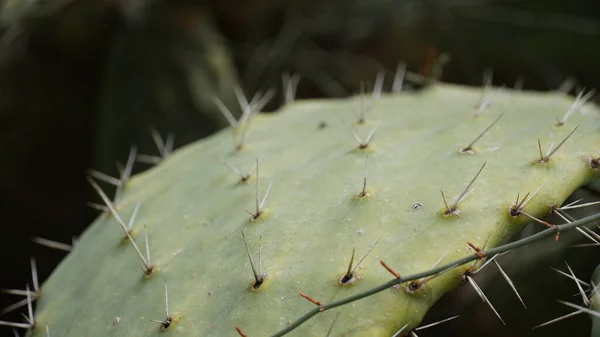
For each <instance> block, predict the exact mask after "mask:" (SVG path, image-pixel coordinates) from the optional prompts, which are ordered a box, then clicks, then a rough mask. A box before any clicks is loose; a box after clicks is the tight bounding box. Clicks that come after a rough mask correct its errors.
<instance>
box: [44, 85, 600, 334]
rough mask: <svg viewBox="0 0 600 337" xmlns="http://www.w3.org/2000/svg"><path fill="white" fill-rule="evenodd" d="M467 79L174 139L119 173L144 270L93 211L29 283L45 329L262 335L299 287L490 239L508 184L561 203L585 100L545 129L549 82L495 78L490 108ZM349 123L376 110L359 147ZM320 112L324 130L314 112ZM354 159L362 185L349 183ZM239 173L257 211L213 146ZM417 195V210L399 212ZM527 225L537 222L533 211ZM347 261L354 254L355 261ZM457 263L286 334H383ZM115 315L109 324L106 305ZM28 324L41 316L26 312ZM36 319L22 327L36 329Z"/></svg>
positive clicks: (291, 316)
mask: <svg viewBox="0 0 600 337" xmlns="http://www.w3.org/2000/svg"><path fill="white" fill-rule="evenodd" d="M480 94H481V93H480V91H479V90H477V89H470V88H464V87H457V86H449V85H441V84H437V85H435V86H432V87H431V88H429V89H425V90H423V91H421V92H418V93H403V94H399V95H385V94H384V95H383V96H382V98H381V99H380V101H379V103H378V105H377V106H376V108H375V109H374V110H373V111H371V112H369V113H368V114H367V123H366V124H364V125H356V123H354V120H355V117H354V115H353V114H352V111H354V110H355V109H356V106H358V101H357V98H355V99H351V100H318V101H301V102H297V103H293V104H291V105H288V106H286V107H285V108H284V109H282V111H281V112H279V113H276V114H273V115H262V114H261V115H258V116H256V117H255V118H253V119H252V121H251V124H250V128H249V134H248V137H247V144H246V147H245V148H244V150H243V151H241V152H237V153H236V152H234V151H233V144H232V142H231V134H230V132H231V131H230V130H225V131H223V132H220V133H218V134H216V135H214V136H212V137H209V138H207V139H205V140H202V141H200V142H197V143H195V144H192V145H190V146H187V147H185V148H183V149H181V150H179V151H176V152H175V153H174V154H173V155H172V156H170V157H169V159H168V160H166V161H165V162H163V163H162V164H160V165H159V166H157V167H155V168H153V169H151V170H149V171H147V172H145V173H143V174H141V175H139V176H136V177H135V178H134V179H132V180H131V182H130V183H129V185H128V186H127V188H126V190H125V193H124V195H123V199H122V203H121V204H119V205H118V209H119V211H120V214H121V216H122V217H123V218H124V219H125V220H127V219H128V218H129V215H130V213H131V212H132V210H133V207H134V205H135V203H136V202H137V201H140V200H141V201H142V202H143V204H142V206H141V208H140V211H139V214H138V218H137V221H136V224H135V229H136V234H135V240H136V242H137V244H138V245H139V246H140V247H142V248H143V247H144V236H143V226H144V225H146V226H147V228H148V236H149V242H150V251H151V255H152V261H153V262H154V263H155V264H156V271H155V273H154V275H152V276H151V277H149V278H147V279H146V278H144V277H143V276H142V270H141V263H140V260H139V258H138V257H137V255H136V253H135V251H134V249H133V247H132V246H131V245H130V244H126V245H122V244H121V243H120V242H121V238H122V236H123V234H122V231H121V229H120V228H119V226H118V224H117V223H116V221H115V220H114V219H113V218H112V217H109V216H102V217H100V218H99V219H98V220H97V221H96V222H95V223H94V224H93V225H92V226H91V227H90V228H89V229H88V231H87V232H86V233H85V235H83V236H82V237H81V238H80V240H79V242H78V244H77V246H76V247H75V249H74V251H73V252H72V253H71V254H70V255H69V256H68V257H67V258H66V259H65V260H64V261H63V263H62V264H61V265H60V266H59V267H58V268H57V269H56V271H55V272H54V274H53V275H52V277H51V278H50V279H49V280H48V281H47V283H46V284H44V286H43V288H42V296H41V298H40V299H39V306H38V310H37V313H36V317H37V320H38V324H41V325H43V324H48V325H49V326H50V327H51V330H52V337H57V336H59V337H62V336H132V337H133V336H159V335H162V334H165V335H173V336H237V333H236V331H235V329H234V326H236V325H237V326H239V327H240V328H241V329H242V330H243V331H244V332H245V333H246V334H247V335H248V336H268V335H269V334H272V333H274V332H276V331H278V330H280V329H281V328H284V327H285V326H286V325H287V324H289V322H291V321H293V320H295V319H296V318H298V317H299V316H300V315H301V314H303V313H304V312H305V311H306V310H308V309H310V308H311V307H313V306H314V305H313V304H312V303H310V302H308V301H306V300H305V299H303V298H301V297H299V296H298V292H299V291H301V292H303V293H306V294H308V295H310V296H311V297H313V298H315V299H317V300H320V301H321V302H323V303H326V302H328V301H331V300H334V299H340V298H343V297H346V296H349V295H351V294H355V293H357V292H360V291H364V290H366V289H368V288H371V287H373V286H375V285H377V284H380V283H382V282H385V281H387V280H389V279H390V278H391V277H392V276H391V275H390V274H389V273H388V272H387V271H386V270H385V269H384V268H382V267H381V266H380V264H379V260H380V259H381V260H383V261H385V262H386V263H387V264H388V265H389V266H391V267H392V268H394V269H395V270H396V271H397V272H398V273H400V274H409V273H415V272H419V271H423V270H427V269H429V268H431V267H432V266H433V265H434V264H435V263H436V261H438V260H440V258H441V260H440V263H444V262H449V261H452V260H454V259H456V258H458V257H462V256H465V255H467V254H470V253H472V251H471V249H470V248H469V247H468V246H467V244H466V242H467V241H470V242H472V243H474V244H475V245H478V246H482V245H483V244H484V242H485V241H486V239H487V238H488V236H489V242H488V246H487V247H493V246H495V245H497V244H499V243H501V241H502V240H504V239H506V238H508V237H509V236H510V235H511V234H513V233H514V232H515V231H518V230H520V229H521V228H522V227H523V225H524V224H525V223H527V222H528V219H527V218H526V217H524V216H520V217H519V218H518V219H514V218H511V217H510V216H509V214H508V208H509V207H510V205H511V203H514V202H515V199H516V197H517V194H518V193H520V195H521V197H523V196H524V195H525V194H526V193H527V192H533V191H535V190H536V189H537V188H538V187H539V186H540V185H542V184H543V187H542V188H541V189H540V190H539V192H538V193H537V195H536V196H535V198H533V199H532V201H530V202H529V203H528V204H527V206H526V207H525V212H527V213H528V214H531V215H533V216H537V217H542V216H544V215H545V214H547V212H548V211H549V205H552V204H557V205H558V204H561V203H562V202H563V201H564V200H565V199H566V198H567V197H568V196H569V195H570V194H571V193H572V192H573V191H574V190H575V189H576V188H577V187H578V186H581V185H582V184H584V183H586V182H587V181H589V180H591V179H592V178H593V177H594V173H595V171H594V170H592V169H591V168H590V167H589V166H588V164H587V163H586V162H585V161H584V160H582V156H597V154H596V149H597V148H598V144H599V141H600V136H598V127H599V126H600V116H599V115H598V110H597V109H595V108H592V107H591V106H589V105H588V106H585V107H584V108H583V109H582V112H583V113H580V111H578V110H577V111H575V112H574V113H573V114H572V115H571V117H570V118H569V119H568V121H567V122H566V123H565V125H564V126H562V127H557V126H554V123H555V122H556V118H557V117H558V118H560V117H562V116H563V115H564V113H565V112H566V111H567V110H568V108H569V106H570V105H571V103H572V99H571V98H568V97H565V96H561V95H559V94H556V93H542V94H540V93H535V94H533V93H517V92H509V91H500V90H498V89H494V92H493V93H492V103H491V107H490V108H488V109H486V110H484V111H483V112H482V113H481V115H480V116H478V117H474V115H473V114H474V112H475V110H476V109H475V107H474V106H475V105H476V104H477V103H478V101H479V98H480ZM500 113H504V115H503V117H502V118H501V119H500V120H499V122H498V123H497V124H496V125H495V126H494V127H493V128H492V129H490V131H489V132H488V133H487V134H486V135H485V136H484V137H483V138H481V139H480V140H479V142H478V143H477V144H476V145H475V154H473V155H468V154H460V153H458V150H459V149H460V148H461V147H464V146H466V145H467V144H468V143H470V142H471V141H472V140H473V139H474V138H475V137H476V136H477V135H478V134H479V133H480V132H481V131H483V130H484V129H485V128H486V127H487V126H488V125H489V124H490V123H491V122H492V121H493V120H494V119H495V118H497V117H498V115H499V114H500ZM342 120H343V121H346V122H347V123H348V124H351V125H352V127H353V128H354V129H355V130H356V132H357V133H358V134H359V135H360V136H361V137H363V138H364V137H366V136H367V134H368V133H369V132H370V131H371V130H372V128H373V127H374V126H376V125H379V128H378V130H377V133H376V134H375V137H374V139H373V142H372V143H371V144H370V146H369V148H368V149H367V150H357V149H356V147H357V143H356V141H355V140H354V139H353V136H352V135H351V133H350V132H349V131H348V129H347V128H346V127H344V125H343V124H342ZM321 121H326V124H327V126H326V127H325V128H319V127H318V126H319V123H320V122H321ZM577 125H579V129H578V130H577V131H576V132H575V133H574V134H573V136H572V137H571V138H570V139H569V140H567V141H566V143H565V144H564V146H563V147H562V148H561V149H559V150H558V151H557V152H556V153H555V154H554V155H553V156H552V157H551V159H550V161H549V162H548V163H545V164H539V163H536V160H537V159H538V158H539V154H538V147H537V139H538V138H539V139H540V141H541V143H542V149H543V151H544V152H546V150H547V149H548V148H549V146H550V145H551V144H552V143H553V144H554V146H556V145H557V144H558V143H559V142H560V141H562V140H563V139H564V137H565V136H566V135H567V134H568V133H569V132H571V131H572V130H573V128H574V127H575V126H577ZM367 154H368V155H369V160H368V181H367V191H368V192H369V193H370V196H369V197H366V198H362V199H360V200H358V199H356V197H355V196H356V194H358V193H359V192H360V191H361V187H362V180H363V168H364V164H365V158H366V155H367ZM218 156H221V157H224V158H226V159H227V160H228V161H230V162H231V163H232V164H234V165H236V166H238V167H239V168H240V169H241V170H246V169H249V168H251V167H252V165H253V163H254V161H255V160H256V158H257V157H258V158H259V161H260V163H259V168H260V178H259V179H260V186H261V195H262V194H263V193H264V191H265V189H266V188H267V186H268V184H269V183H270V182H273V187H272V189H271V192H270V194H269V197H268V199H267V201H266V204H265V207H266V211H265V214H264V217H263V218H261V219H259V220H257V221H254V222H250V221H249V218H250V216H249V215H248V214H247V213H246V212H245V209H248V210H249V211H254V193H255V191H254V179H255V176H253V177H252V179H251V181H250V183H249V184H237V180H238V179H239V177H237V176H236V175H235V174H233V173H232V171H230V170H229V169H228V168H227V167H226V166H225V165H223V163H221V162H220V161H219V160H218V159H217V157H218ZM484 162H487V165H486V167H485V168H484V170H483V171H482V173H481V175H480V176H479V178H478V179H477V181H476V182H475V185H476V186H477V188H476V189H475V190H474V191H473V192H472V193H471V194H470V195H469V196H468V197H467V198H466V199H464V200H463V201H462V202H461V203H460V204H459V206H458V209H459V210H460V214H459V216H454V217H452V216H451V217H443V216H441V212H443V210H444V205H443V202H442V198H441V195H440V189H443V191H444V193H445V195H446V197H447V199H448V202H449V203H451V202H453V201H454V199H455V198H456V196H458V195H459V194H460V193H461V192H462V191H463V190H464V189H465V187H466V186H467V184H468V183H469V181H470V180H471V179H472V178H473V177H474V175H475V174H476V173H477V171H478V170H479V168H480V167H481V166H482V164H483V163H484ZM415 202H420V203H422V204H423V207H422V208H420V209H418V210H412V205H413V203H415ZM540 226H542V225H541V224H540ZM242 229H243V230H244V232H245V235H246V237H247V239H248V245H249V247H250V249H251V252H252V254H253V256H254V258H255V260H257V259H258V241H259V237H262V251H261V256H262V270H263V271H264V272H267V273H268V276H267V278H266V281H265V283H264V284H263V285H262V286H261V288H260V289H259V291H257V292H251V291H248V285H249V283H250V281H251V280H252V274H251V269H250V265H249V262H248V257H247V253H246V251H245V248H244V244H243V240H242V236H241V234H240V230H242ZM378 239H380V241H379V243H378V244H377V245H376V246H375V248H374V249H373V251H372V252H371V254H370V255H369V256H368V257H367V258H366V259H365V260H364V262H363V263H362V265H361V267H360V268H359V269H358V270H357V273H358V274H359V275H360V276H362V279H359V280H358V281H357V282H355V283H354V284H353V285H352V286H349V287H340V286H338V285H336V282H337V280H338V279H339V278H340V277H341V276H342V275H343V273H344V272H345V270H346V268H347V266H348V262H349V260H350V255H351V253H352V249H353V248H354V247H356V250H357V258H358V257H361V256H362V255H363V254H364V253H365V252H366V251H367V250H368V249H369V247H370V244H372V243H374V242H375V241H377V240H378ZM355 261H356V260H355ZM466 267H467V266H463V267H461V268H457V269H456V270H453V271H451V272H448V273H446V274H444V275H443V276H440V277H438V278H437V279H435V280H433V281H431V282H429V283H427V285H426V289H425V291H424V292H419V293H418V294H416V295H409V294H407V293H405V292H404V291H403V290H402V289H399V290H398V289H390V290H389V291H386V292H383V293H379V294H377V295H374V296H372V297H369V298H367V299H364V300H361V301H358V302H354V303H351V304H349V305H347V306H344V307H342V308H340V309H336V310H332V311H328V312H325V313H323V314H322V315H319V316H318V317H316V318H314V319H313V320H311V321H309V322H307V323H306V324H304V325H302V326H301V327H300V328H298V329H297V330H295V331H294V332H292V333H291V334H290V336H324V335H326V334H327V331H328V330H329V328H330V326H331V324H332V323H333V320H334V318H335V316H336V314H337V312H341V314H340V315H339V318H338V320H337V322H336V324H335V327H334V329H333V332H332V336H386V337H387V336H390V335H392V334H393V333H394V332H395V331H396V330H397V329H398V328H400V327H401V326H403V325H405V324H406V323H407V322H409V321H410V322H411V324H410V327H415V326H417V325H418V324H419V322H420V320H421V319H422V317H423V315H424V314H425V313H426V311H427V310H428V308H429V307H430V306H431V305H432V304H433V303H434V302H435V301H436V300H437V299H438V298H439V297H440V296H442V295H443V294H444V293H445V292H447V291H449V290H450V289H452V288H453V287H455V286H457V285H458V284H459V276H460V274H461V273H462V271H464V269H465V268H466ZM164 281H166V282H167V283H168V287H169V304H170V311H171V313H172V314H173V316H174V318H175V320H176V322H175V323H173V324H172V326H171V327H170V328H169V329H168V330H167V331H165V332H162V331H160V329H159V324H157V323H154V322H151V321H150V319H156V320H161V319H163V318H164V315H165V312H164V292H163V283H164ZM116 317H119V322H118V323H114V322H115V318H116ZM41 325H40V326H41ZM41 330H42V329H39V331H37V334H35V335H36V336H43V334H42V331H41Z"/></svg>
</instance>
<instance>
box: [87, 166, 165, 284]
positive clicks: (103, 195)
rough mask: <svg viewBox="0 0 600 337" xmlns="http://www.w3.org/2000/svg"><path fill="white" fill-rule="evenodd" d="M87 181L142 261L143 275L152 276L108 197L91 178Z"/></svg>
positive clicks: (151, 269)
mask: <svg viewBox="0 0 600 337" xmlns="http://www.w3.org/2000/svg"><path fill="white" fill-rule="evenodd" d="M87 180H88V182H89V183H90V184H91V185H92V187H93V188H94V189H95V190H96V192H97V193H98V195H99V196H100V198H102V200H103V201H104V203H105V204H106V207H108V209H109V210H110V212H111V213H112V215H113V216H114V217H115V219H117V222H118V223H119V225H121V229H123V232H125V235H126V236H127V238H128V239H129V242H131V244H132V245H133V248H135V251H136V252H137V253H138V256H139V257H140V259H141V260H142V263H143V264H144V273H145V274H146V275H150V274H152V271H153V270H154V266H153V265H151V264H150V263H148V261H146V258H144V255H142V252H141V251H140V249H139V248H138V246H137V245H136V243H135V241H133V238H132V237H131V235H130V234H129V231H128V230H127V226H126V225H125V223H123V220H122V219H121V217H120V216H119V214H118V213H117V211H116V210H115V208H114V207H113V206H112V203H111V202H110V200H108V197H107V196H106V194H105V193H104V191H102V189H101V188H100V186H98V184H96V182H95V181H94V180H92V179H91V178H89V177H87Z"/></svg>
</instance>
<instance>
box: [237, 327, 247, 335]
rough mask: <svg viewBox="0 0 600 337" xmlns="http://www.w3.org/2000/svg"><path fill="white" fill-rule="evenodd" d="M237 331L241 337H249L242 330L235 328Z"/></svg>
mask: <svg viewBox="0 0 600 337" xmlns="http://www.w3.org/2000/svg"><path fill="white" fill-rule="evenodd" d="M235 331H237V333H238V334H239V335H240V336H241V337H248V335H246V334H245V333H244V332H243V331H242V329H240V328H239V327H237V326H236V327H235Z"/></svg>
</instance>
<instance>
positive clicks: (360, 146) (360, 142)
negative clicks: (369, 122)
mask: <svg viewBox="0 0 600 337" xmlns="http://www.w3.org/2000/svg"><path fill="white" fill-rule="evenodd" d="M344 126H346V127H347V128H348V130H350V132H351V133H352V135H353V136H354V139H356V142H357V143H358V149H359V150H364V149H366V148H367V147H369V143H371V140H372V139H373V136H375V132H376V131H377V128H378V127H379V125H376V126H375V127H374V128H373V130H371V133H369V135H368V136H367V138H366V139H365V140H364V141H363V140H362V139H361V138H360V137H359V136H358V134H357V133H356V131H354V129H352V128H351V127H350V126H348V125H347V124H346V123H344Z"/></svg>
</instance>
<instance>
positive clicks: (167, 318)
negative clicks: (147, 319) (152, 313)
mask: <svg viewBox="0 0 600 337" xmlns="http://www.w3.org/2000/svg"><path fill="white" fill-rule="evenodd" d="M152 321H153V322H156V323H160V328H161V330H163V331H164V330H167V329H168V328H169V327H170V326H171V324H172V323H173V318H172V317H171V315H170V314H169V293H168V289H167V282H165V320H164V321H159V320H152Z"/></svg>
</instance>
